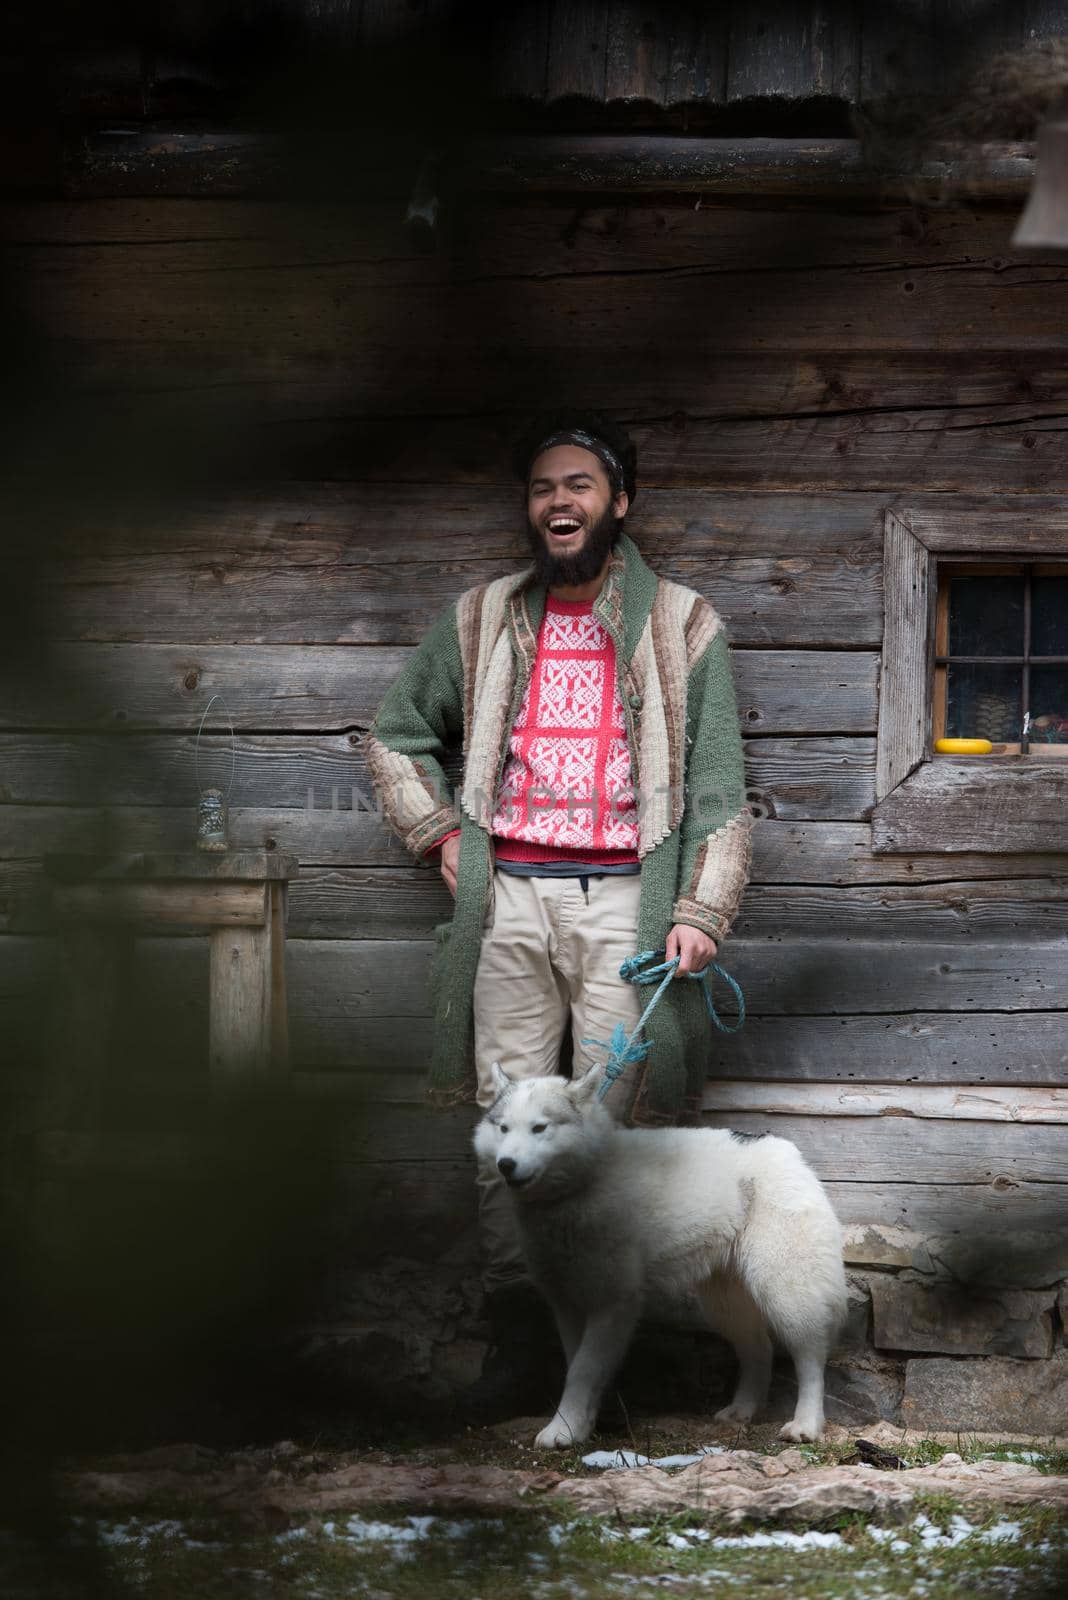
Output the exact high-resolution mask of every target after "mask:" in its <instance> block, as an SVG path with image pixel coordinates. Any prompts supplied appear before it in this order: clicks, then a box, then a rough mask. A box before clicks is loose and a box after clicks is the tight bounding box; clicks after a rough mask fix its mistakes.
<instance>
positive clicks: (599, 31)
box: [546, 0, 608, 101]
mask: <svg viewBox="0 0 1068 1600" xmlns="http://www.w3.org/2000/svg"><path fill="white" fill-rule="evenodd" d="M607 28H608V7H607V6H606V5H603V4H602V3H601V0H556V4H555V5H554V6H553V9H552V20H551V23H550V30H549V65H548V82H547V85H546V96H547V98H548V99H549V100H562V99H566V98H568V97H569V96H572V95H576V96H579V97H581V98H582V99H584V100H594V101H603V100H604V89H605V44H606V39H607Z"/></svg>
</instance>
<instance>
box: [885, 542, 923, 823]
mask: <svg viewBox="0 0 1068 1600" xmlns="http://www.w3.org/2000/svg"><path fill="white" fill-rule="evenodd" d="M931 582H932V573H931V560H930V556H929V554H928V552H927V550H926V549H925V547H924V546H923V545H922V544H921V543H920V542H919V540H918V539H917V538H916V536H915V534H914V533H913V532H912V529H911V528H910V527H909V526H908V524H907V523H905V522H903V521H902V520H901V518H899V517H896V516H895V515H894V514H893V512H889V513H888V514H887V518H886V545H885V554H884V557H883V593H884V596H885V607H886V611H885V623H884V629H883V656H882V675H881V678H880V682H879V740H878V747H877V754H876V767H875V794H876V798H877V799H879V800H881V799H882V798H883V796H884V795H886V794H889V792H890V790H891V789H894V788H896V787H897V785H898V784H899V783H900V782H901V781H902V779H904V778H907V777H908V775H909V773H910V772H911V771H912V770H913V768H914V767H916V766H918V765H919V763H920V761H921V760H922V759H923V752H924V744H925V741H926V739H927V735H928V728H927V707H928V705H929V704H930V686H929V685H928V682H927V674H928V670H929V669H928V665H927V639H928V630H929V627H930V606H931Z"/></svg>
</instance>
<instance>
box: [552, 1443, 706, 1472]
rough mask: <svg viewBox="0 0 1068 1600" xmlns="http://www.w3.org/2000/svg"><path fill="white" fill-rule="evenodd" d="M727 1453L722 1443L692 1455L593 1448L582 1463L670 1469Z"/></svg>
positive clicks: (615, 1468)
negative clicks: (653, 1454)
mask: <svg viewBox="0 0 1068 1600" xmlns="http://www.w3.org/2000/svg"><path fill="white" fill-rule="evenodd" d="M725 1453H726V1446H725V1445H722V1444H703V1445H701V1446H699V1448H698V1449H697V1450H695V1451H694V1452H693V1454H691V1455H677V1456H643V1455H639V1454H638V1452H637V1451H636V1450H591V1451H590V1453H589V1455H587V1456H583V1458H582V1465H583V1466H584V1467H597V1468H599V1469H600V1470H601V1471H603V1472H619V1471H622V1470H623V1469H624V1468H627V1467H663V1468H664V1469H665V1471H670V1470H671V1468H672V1467H692V1466H693V1465H694V1463H695V1462H697V1461H703V1460H704V1458H705V1456H721V1455H724V1454H725Z"/></svg>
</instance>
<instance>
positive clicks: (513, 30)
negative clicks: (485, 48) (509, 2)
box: [490, 0, 553, 100]
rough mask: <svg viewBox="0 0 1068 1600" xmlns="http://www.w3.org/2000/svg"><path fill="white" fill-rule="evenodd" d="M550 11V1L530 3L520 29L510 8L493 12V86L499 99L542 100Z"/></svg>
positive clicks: (547, 54)
mask: <svg viewBox="0 0 1068 1600" xmlns="http://www.w3.org/2000/svg"><path fill="white" fill-rule="evenodd" d="M552 9H553V8H552V0H529V3H528V4H526V5H524V7H523V11H522V27H519V26H517V21H518V18H519V16H520V13H519V12H517V11H515V10H514V9H513V8H512V7H511V6H494V7H493V8H492V12H491V18H492V20H491V24H490V26H491V34H490V51H491V55H490V60H491V63H492V67H491V71H492V82H493V86H494V92H495V94H496V95H497V96H499V97H500V98H501V99H505V100H507V99H532V100H542V99H544V98H545V95H546V86H547V81H548V60H549V24H550V20H551V17H552Z"/></svg>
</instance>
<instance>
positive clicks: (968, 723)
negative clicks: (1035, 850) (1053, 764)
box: [932, 561, 1068, 760]
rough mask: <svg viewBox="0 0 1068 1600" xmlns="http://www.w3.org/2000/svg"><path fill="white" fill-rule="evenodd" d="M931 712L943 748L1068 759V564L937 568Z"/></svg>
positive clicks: (942, 565)
mask: <svg viewBox="0 0 1068 1600" xmlns="http://www.w3.org/2000/svg"><path fill="white" fill-rule="evenodd" d="M932 710H933V719H932V720H933V727H932V734H933V737H934V739H936V740H938V739H942V738H949V739H989V740H990V741H991V743H992V744H993V747H994V748H993V752H992V753H993V754H994V755H997V756H1021V755H1023V756H1027V755H1032V756H1040V757H1042V758H1043V759H1048V758H1050V757H1059V756H1064V757H1068V564H1065V563H1051V562H990V561H987V562H982V563H975V564H969V563H966V562H954V561H949V562H946V561H939V563H938V590H937V600H936V611H935V638H934V695H933V705H932ZM956 759H958V760H959V759H960V758H959V756H958V757H957V758H956ZM987 759H989V757H987Z"/></svg>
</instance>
